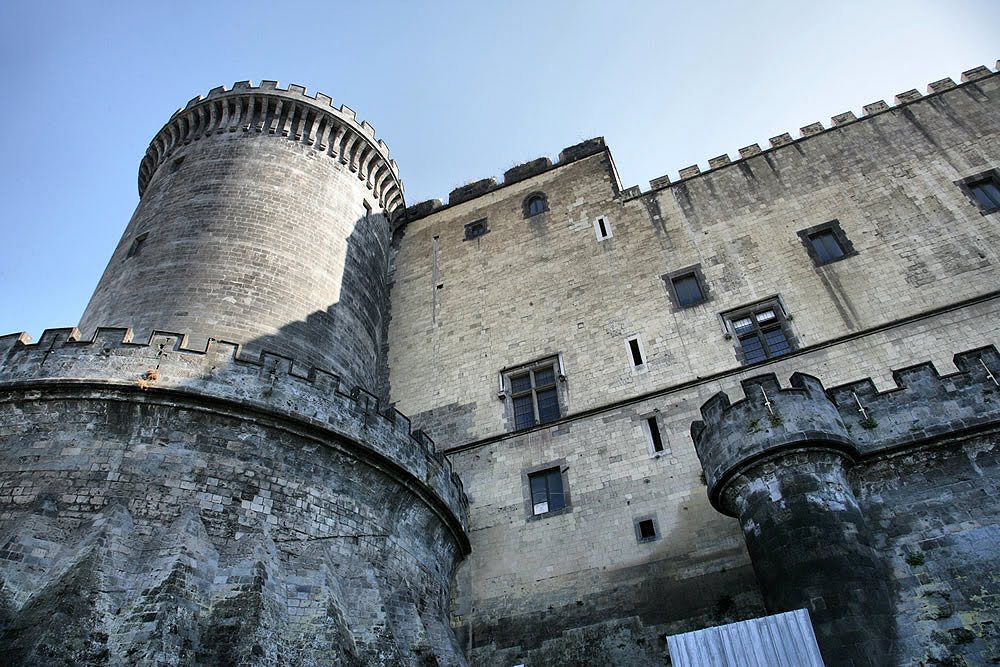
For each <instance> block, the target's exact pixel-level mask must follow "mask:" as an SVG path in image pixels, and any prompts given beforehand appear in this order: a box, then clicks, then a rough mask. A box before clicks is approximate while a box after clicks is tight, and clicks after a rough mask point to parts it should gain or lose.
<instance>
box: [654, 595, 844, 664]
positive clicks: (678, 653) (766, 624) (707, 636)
mask: <svg viewBox="0 0 1000 667" xmlns="http://www.w3.org/2000/svg"><path fill="white" fill-rule="evenodd" d="M667 645H668V647H669V650H670V660H671V664H672V665H673V667H824V666H823V658H822V657H821V656H820V653H819V646H817V644H816V635H815V634H814V633H813V628H812V623H811V622H810V621H809V612H808V611H806V610H805V609H796V610H795V611H787V612H785V613H783V614H774V615H772V616H764V617H761V618H753V619H750V620H749V621H740V622H739V623H730V624H728V625H720V626H717V627H714V628H705V629H704V630H695V631H694V632H685V633H683V634H679V635H669V636H667Z"/></svg>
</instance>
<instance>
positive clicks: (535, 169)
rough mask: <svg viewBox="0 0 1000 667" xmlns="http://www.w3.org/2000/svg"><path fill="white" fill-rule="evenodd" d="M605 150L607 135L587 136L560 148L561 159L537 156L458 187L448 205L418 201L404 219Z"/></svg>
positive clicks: (438, 200) (450, 195) (429, 200)
mask: <svg viewBox="0 0 1000 667" xmlns="http://www.w3.org/2000/svg"><path fill="white" fill-rule="evenodd" d="M605 150H607V146H606V145H605V143H604V137H594V138H593V139H587V140H586V141H582V142H580V143H578V144H574V145H572V146H567V147H566V148H564V149H562V150H561V151H559V158H558V160H557V161H556V162H554V163H553V162H552V160H551V159H550V158H548V157H540V158H535V159H534V160H529V161H528V162H523V163H521V164H519V165H515V166H513V167H511V168H510V169H508V170H507V171H505V172H504V174H503V179H502V180H500V181H498V180H497V179H496V178H495V177H493V176H490V177H489V178H483V179H480V180H478V181H473V182H471V183H468V184H466V185H462V186H460V187H457V188H455V189H454V190H452V191H451V193H450V194H449V195H448V203H447V205H446V204H444V202H442V201H441V200H440V199H428V200H426V201H422V202H418V203H416V204H414V205H412V206H410V207H408V208H407V209H406V211H405V212H404V214H403V219H404V220H405V221H407V222H409V221H412V220H416V219H417V218H422V217H424V216H425V215H428V214H429V213H431V212H433V211H436V210H438V209H440V208H444V207H445V206H455V205H456V204H461V203H462V202H467V201H469V200H471V199H475V198H476V197H479V196H480V195H484V194H486V193H488V192H493V191H494V190H497V189H499V188H502V187H505V186H508V185H512V184H514V183H517V182H519V181H523V180H524V179H526V178H531V177H532V176H537V175H538V174H541V173H543V172H546V171H548V170H549V169H552V168H554V167H561V166H563V165H566V164H569V163H570V162H576V161H577V160H580V159H583V158H585V157H590V156H591V155H596V154H597V153H602V152H604V151H605Z"/></svg>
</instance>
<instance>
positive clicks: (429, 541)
mask: <svg viewBox="0 0 1000 667" xmlns="http://www.w3.org/2000/svg"><path fill="white" fill-rule="evenodd" d="M123 338H124V340H123ZM130 338H131V335H130V333H129V332H126V331H122V330H100V331H98V333H97V335H96V336H95V338H94V339H93V340H91V341H79V340H76V332H75V331H74V330H53V331H47V332H45V333H44V334H43V335H42V337H41V340H40V341H39V342H38V344H35V345H26V344H24V342H23V338H22V337H20V336H5V337H2V338H0V360H2V361H0V524H2V525H3V527H4V528H3V538H2V540H3V541H2V544H0V578H2V581H3V589H2V590H3V598H2V602H3V609H4V619H3V621H4V622H3V625H2V626H0V633H2V641H0V647H2V648H0V660H2V661H3V662H4V663H5V664H51V663H52V662H53V661H55V662H61V661H63V660H66V659H69V660H71V661H73V662H75V663H77V664H154V663H155V664H175V665H191V664H233V662H234V661H237V660H239V661H240V663H241V664H261V665H267V664H277V663H282V662H284V663H288V664H303V665H328V664H357V665H362V664H364V665H368V664H399V665H409V664H418V663H420V662H421V661H422V660H425V659H429V658H430V657H431V656H436V659H437V660H439V661H441V663H442V664H462V663H463V662H464V659H463V657H462V655H461V652H460V650H459V649H458V647H457V646H456V645H455V644H454V640H453V638H452V633H451V630H450V628H448V625H447V621H446V617H447V608H448V588H449V582H450V577H451V570H452V568H453V567H454V564H455V563H456V562H457V561H458V560H459V559H460V558H461V557H462V556H463V554H464V553H465V552H466V551H467V549H468V542H467V538H466V537H465V531H466V530H467V528H466V525H467V524H466V521H467V519H466V511H467V510H466V507H465V500H464V497H463V495H462V489H461V483H460V482H459V481H458V479H457V477H455V476H454V474H453V473H452V472H451V470H450V465H449V464H448V463H447V462H446V461H445V460H443V459H442V457H441V456H440V455H438V454H436V453H434V452H433V445H432V443H430V442H429V441H428V440H427V439H426V438H419V437H418V438H417V439H415V438H413V437H412V436H411V434H410V431H409V425H408V422H407V420H406V419H405V418H404V417H402V416H401V415H399V414H398V413H395V412H394V411H392V410H389V411H379V407H378V404H377V402H376V401H375V400H374V398H373V397H368V398H366V396H365V394H364V393H363V392H362V393H358V392H355V393H353V394H348V393H340V392H339V391H338V388H339V385H338V382H337V378H336V377H334V376H330V375H326V374H324V373H322V372H321V371H315V370H310V371H308V372H304V371H303V372H299V371H297V370H296V368H295V367H294V366H293V365H292V364H291V363H290V362H289V360H287V359H283V358H280V357H276V356H272V355H268V354H265V355H263V356H262V358H261V359H260V361H258V362H249V361H246V360H238V359H237V358H236V351H237V350H236V346H234V345H231V344H224V343H212V344H210V345H209V346H208V348H207V349H206V350H204V351H202V352H197V351H193V350H187V349H184V348H183V347H181V346H180V343H181V342H182V340H183V339H182V337H180V336H177V335H170V334H157V335H154V336H153V338H152V339H151V341H150V342H149V343H148V344H145V343H144V344H135V343H131V342H130ZM418 435H419V434H418Z"/></svg>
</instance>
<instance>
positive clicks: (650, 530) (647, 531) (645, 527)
mask: <svg viewBox="0 0 1000 667" xmlns="http://www.w3.org/2000/svg"><path fill="white" fill-rule="evenodd" d="M654 537H656V528H655V527H653V520H652V519H646V520H645V521H640V522H639V539H642V540H651V539H653V538H654Z"/></svg>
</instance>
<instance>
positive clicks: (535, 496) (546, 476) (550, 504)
mask: <svg viewBox="0 0 1000 667" xmlns="http://www.w3.org/2000/svg"><path fill="white" fill-rule="evenodd" d="M528 487H529V489H530V493H531V513H532V514H533V515H535V516H538V515H539V514H547V513H549V512H555V511H556V510H561V509H562V508H564V507H566V494H565V493H563V480H562V472H561V471H560V470H559V468H558V467H556V468H549V469H547V470H541V471H539V472H536V473H531V474H529V475H528Z"/></svg>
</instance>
